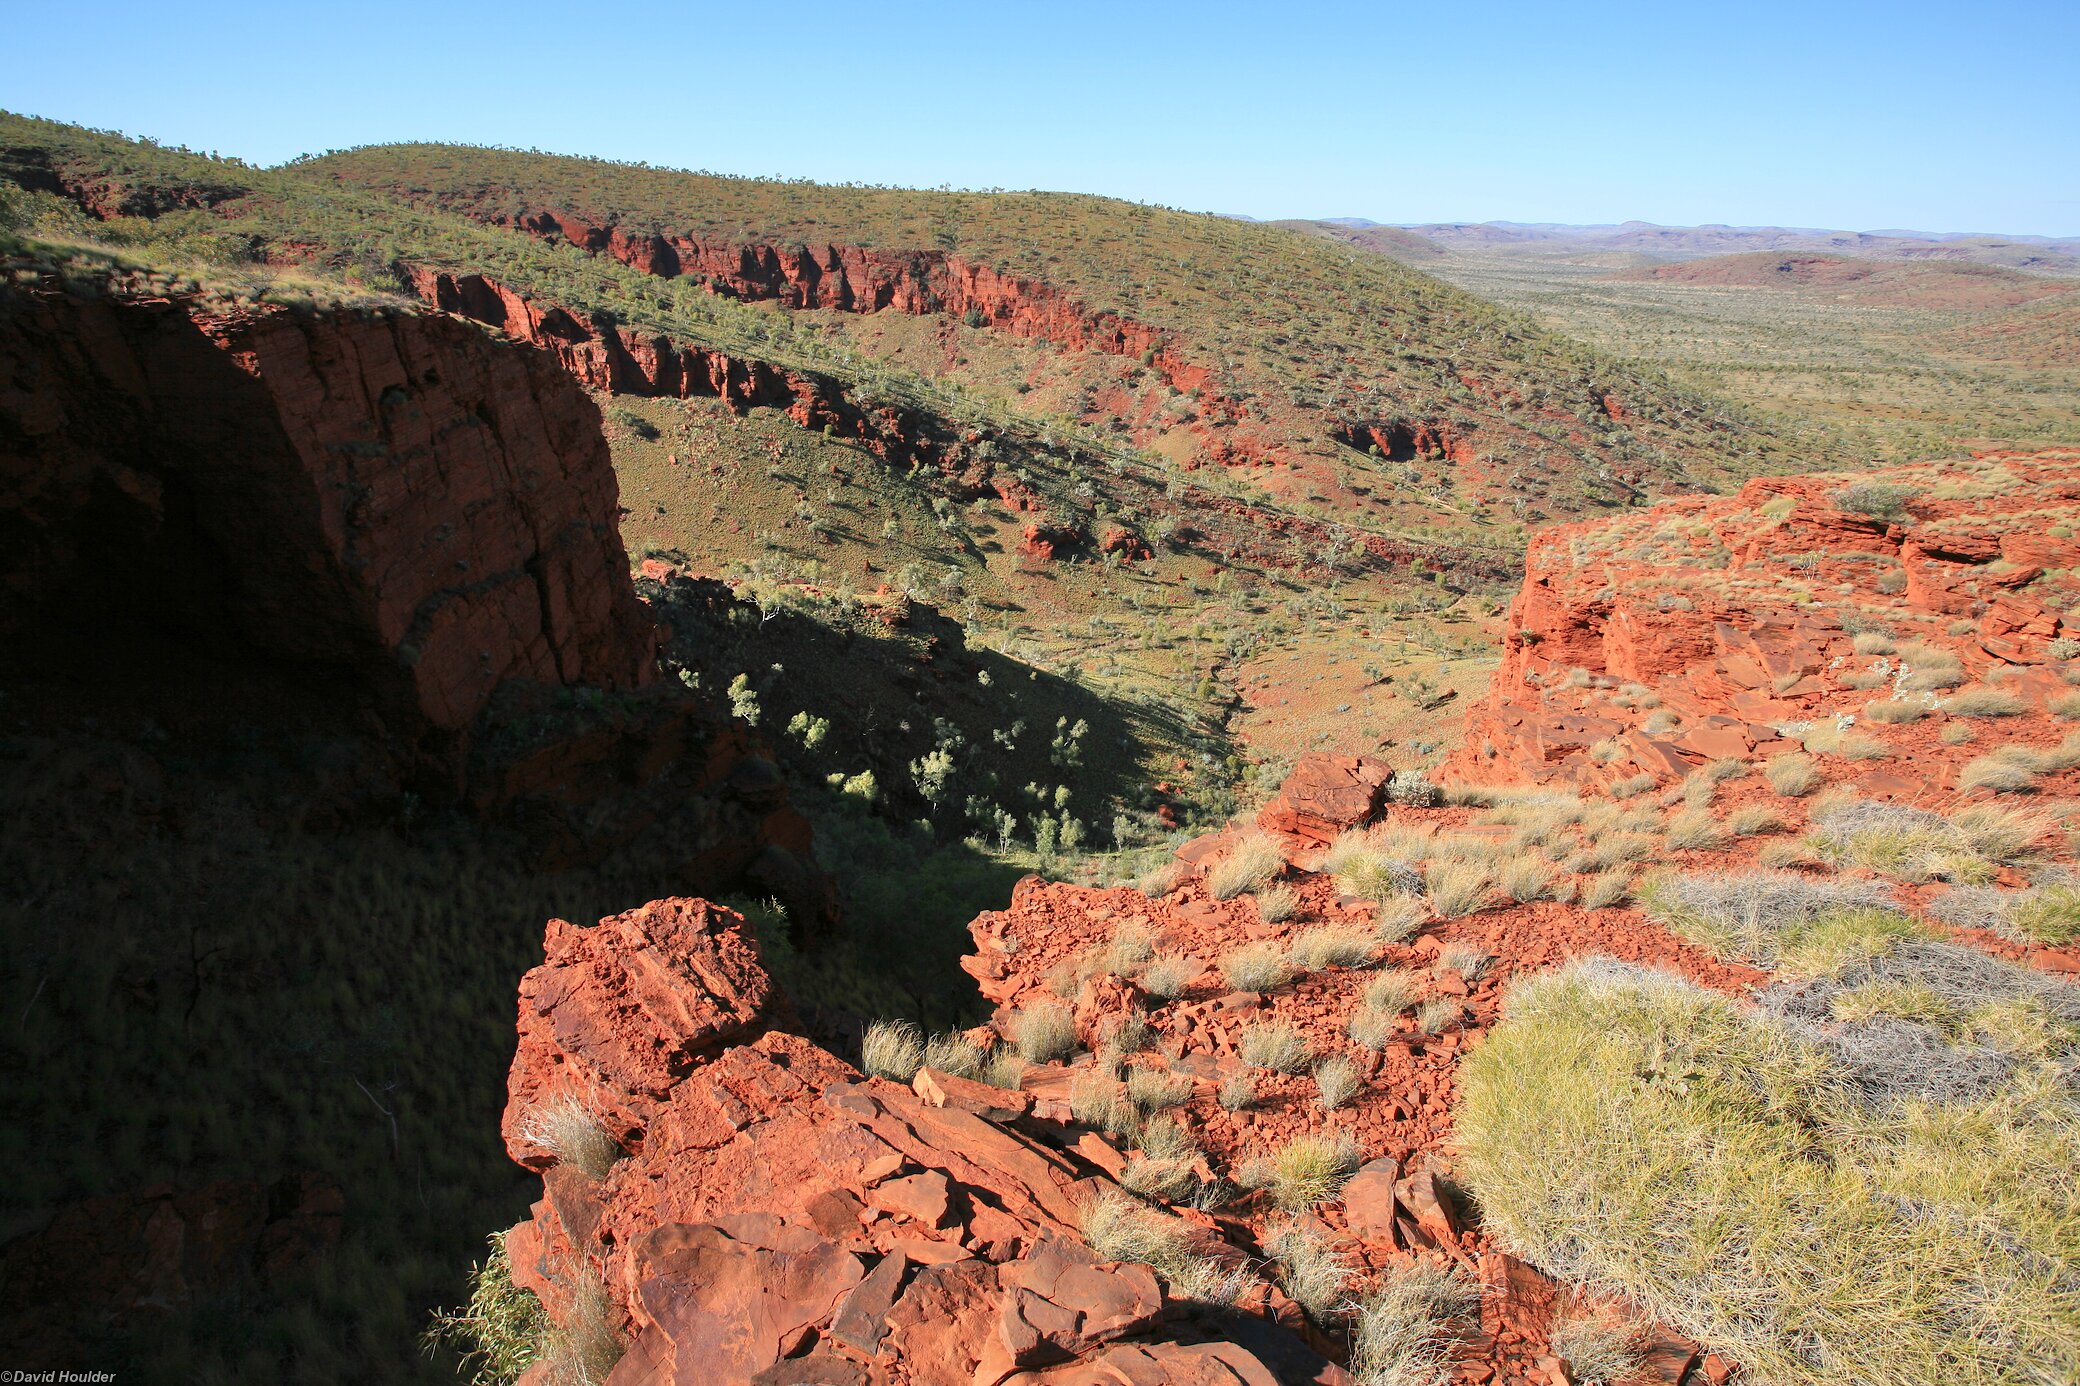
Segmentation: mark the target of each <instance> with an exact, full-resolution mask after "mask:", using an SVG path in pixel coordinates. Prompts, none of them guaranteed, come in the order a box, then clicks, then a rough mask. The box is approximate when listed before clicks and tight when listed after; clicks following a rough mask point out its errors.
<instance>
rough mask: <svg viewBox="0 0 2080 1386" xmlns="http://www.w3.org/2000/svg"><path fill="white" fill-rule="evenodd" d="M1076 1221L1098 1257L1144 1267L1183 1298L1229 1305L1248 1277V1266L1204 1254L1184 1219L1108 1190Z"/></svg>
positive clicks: (1087, 1206)
mask: <svg viewBox="0 0 2080 1386" xmlns="http://www.w3.org/2000/svg"><path fill="white" fill-rule="evenodd" d="M1078 1222H1079V1228H1078V1230H1079V1231H1081V1232H1082V1233H1083V1240H1084V1241H1085V1242H1086V1243H1087V1244H1088V1245H1089V1246H1090V1249H1091V1250H1092V1251H1095V1252H1096V1253H1098V1255H1099V1256H1101V1257H1103V1258H1104V1259H1106V1260H1108V1261H1135V1262H1139V1263H1140V1264H1142V1265H1144V1266H1148V1267H1150V1268H1151V1269H1153V1270H1154V1271H1155V1272H1156V1273H1157V1274H1159V1275H1161V1276H1162V1277H1163V1278H1164V1279H1165V1280H1166V1281H1168V1282H1169V1283H1170V1285H1171V1287H1172V1289H1174V1290H1176V1291H1177V1292H1178V1293H1180V1294H1181V1295H1182V1296H1183V1297H1184V1298H1187V1299H1196V1300H1199V1301H1201V1302H1203V1303H1208V1304H1232V1303H1234V1301H1235V1297H1236V1296H1237V1295H1238V1294H1240V1293H1241V1291H1242V1289H1243V1287H1244V1286H1246V1285H1248V1284H1249V1283H1250V1281H1251V1279H1252V1277H1251V1276H1250V1274H1249V1272H1248V1270H1247V1268H1246V1267H1241V1266H1224V1265H1223V1264H1222V1263H1221V1262H1220V1261H1219V1260H1217V1259H1215V1258H1214V1257H1213V1256H1210V1255H1208V1254H1207V1253H1206V1252H1205V1251H1204V1250H1203V1249H1202V1247H1203V1243H1202V1240H1201V1237H1200V1234H1199V1233H1198V1232H1197V1231H1196V1230H1195V1229H1194V1228H1193V1227H1192V1226H1191V1224H1189V1223H1187V1222H1186V1221H1184V1219H1182V1218H1178V1217H1172V1216H1171V1215H1169V1214H1167V1213H1161V1212H1158V1211H1156V1210H1155V1209H1153V1208H1150V1207H1149V1206H1147V1205H1146V1204H1144V1203H1141V1202H1139V1201H1138V1200H1136V1199H1133V1198H1130V1197H1128V1196H1127V1195H1125V1194H1122V1193H1117V1192H1115V1191H1113V1190H1110V1189H1108V1190H1106V1191H1104V1192H1103V1193H1100V1194H1097V1195H1096V1196H1094V1197H1093V1198H1092V1199H1091V1200H1090V1201H1089V1202H1088V1203H1085V1204H1084V1205H1083V1207H1082V1209H1081V1210H1080V1212H1079V1217H1078Z"/></svg>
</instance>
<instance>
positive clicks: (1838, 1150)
mask: <svg viewBox="0 0 2080 1386" xmlns="http://www.w3.org/2000/svg"><path fill="white" fill-rule="evenodd" d="M1885 1023H1891V1024H1900V1023H1902V1022H1880V1023H1879V1028H1872V1027H1871V1026H1870V1025H1865V1026H1864V1027H1862V1031H1861V1032H1862V1033H1863V1034H1865V1035H1866V1036H1868V1037H1869V1038H1870V1039H1871V1040H1873V1041H1875V1040H1876V1039H1877V1038H1878V1037H1879V1036H1882V1035H1884V1034H1886V1033H1888V1032H1887V1031H1885V1030H1884V1029H1883V1028H1882V1025H1883V1024H1885ZM1848 1028H1849V1029H1850V1030H1856V1029H1857V1028H1858V1027H1854V1026H1852V1027H1848ZM1930 1042H1931V1043H1934V1044H1935V1045H1936V1046H1937V1047H1938V1048H1939V1049H1940V1048H1942V1046H1943V1041H1942V1040H1941V1039H1940V1037H1938V1038H1936V1039H1934V1040H1932V1041H1930ZM1862 1053H1863V1051H1862V1050H1858V1049H1856V1048H1855V1047H1854V1046H1851V1047H1848V1048H1838V1047H1834V1042H1833V1041H1832V1040H1831V1039H1828V1038H1827V1037H1826V1035H1825V1034H1824V1032H1817V1031H1812V1030H1809V1029H1802V1028H1800V1027H1799V1026H1798V1025H1797V1024H1794V1023H1792V1022H1788V1021H1786V1020H1784V1019H1781V1018H1779V1017H1777V1016H1775V1015H1773V1014H1771V1013H1769V1012H1768V1011H1766V1010H1764V1009H1762V1008H1759V1007H1753V1006H1746V1005H1743V1004H1741V1003H1739V1002H1737V1001H1736V1000H1734V999H1733V998H1728V997H1723V996H1719V995H1717V994H1715V993H1712V992H1709V991H1707V990H1705V989H1703V988H1700V987H1697V986H1694V985H1692V984H1690V983H1687V982H1684V981H1682V980H1680V979H1678V978H1675V977H1673V976H1671V975H1669V974H1666V973H1652V972H1647V971H1644V970H1642V969H1637V968H1631V967H1628V966H1625V965H1622V964H1614V963H1610V962H1608V961H1595V962H1590V963H1583V964H1576V965H1574V966H1571V967H1569V968H1566V969H1564V970H1562V971H1561V972H1558V973H1548V974H1541V975H1539V976H1536V977H1534V978H1531V979H1528V980H1526V981H1525V982H1523V983H1521V984H1519V986H1518V987H1517V988H1515V989H1514V990H1513V991H1512V992H1511V994H1510V997H1509V1000H1508V1004H1507V1010H1506V1018H1505V1020H1504V1021H1503V1022H1502V1023H1501V1024H1500V1025H1498V1026H1496V1027H1495V1028H1494V1029H1493V1030H1492V1031H1490V1032H1489V1035H1488V1038H1487V1040H1486V1042H1485V1043H1484V1044H1482V1045H1481V1047H1480V1048H1478V1049H1476V1050H1475V1051H1473V1052H1472V1053H1471V1054H1469V1055H1468V1056H1467V1058H1466V1059H1465V1060H1464V1061H1463V1062H1462V1065H1461V1069H1460V1073H1461V1082H1462V1089H1461V1091H1462V1098H1461V1102H1460V1106H1459V1109H1458V1113H1457V1133H1458V1140H1459V1151H1460V1156H1461V1165H1460V1170H1461V1172H1462V1174H1463V1176H1464V1177H1465V1178H1466V1180H1467V1182H1468V1184H1469V1186H1470V1187H1471V1189H1472V1191H1473V1193H1474V1194H1475V1196H1476V1197H1477V1198H1478V1199H1479V1201H1480V1205H1481V1209H1482V1216H1483V1219H1484V1222H1485V1224H1486V1225H1487V1226H1488V1227H1489V1229H1490V1230H1491V1231H1492V1232H1493V1233H1494V1234H1495V1235H1496V1236H1497V1237H1499V1238H1500V1239H1501V1240H1502V1242H1503V1244H1504V1245H1505V1246H1506V1247H1507V1248H1508V1249H1509V1250H1510V1251H1512V1252H1513V1253H1514V1254H1516V1255H1519V1256H1522V1257H1524V1258H1525V1259H1527V1260H1530V1261H1532V1262H1533V1263H1534V1264H1537V1265H1539V1266H1540V1267H1541V1268H1542V1269H1544V1270H1546V1271H1547V1272H1548V1273H1549V1274H1553V1275H1555V1276H1557V1277H1559V1278H1561V1279H1563V1280H1565V1281H1569V1282H1573V1283H1577V1284H1582V1285H1585V1286H1588V1287H1590V1288H1592V1289H1596V1290H1601V1291H1610V1292H1616V1293H1622V1294H1623V1295H1624V1297H1625V1298H1626V1299H1628V1300H1629V1301H1630V1302H1631V1303H1633V1304H1635V1305H1637V1306H1638V1307H1639V1308H1640V1310H1641V1311H1642V1312H1643V1313H1644V1314H1646V1315H1649V1316H1651V1317H1652V1318H1654V1319H1657V1320H1659V1321H1661V1322H1663V1323H1666V1324H1668V1325H1670V1326H1671V1327H1673V1328H1675V1329H1676V1330H1678V1331H1680V1332H1682V1333H1684V1334H1686V1335H1689V1336H1692V1337H1695V1338H1697V1339H1700V1340H1702V1341H1706V1342H1710V1343H1712V1344H1713V1345H1714V1347H1715V1349H1716V1350H1717V1351H1719V1352H1721V1353H1723V1354H1725V1355H1726V1356H1727V1357H1728V1358H1729V1359H1731V1360H1732V1361H1734V1362H1737V1363H1739V1364H1740V1365H1741V1367H1742V1368H1743V1369H1744V1371H1745V1372H1746V1373H1747V1374H1748V1375H1749V1376H1750V1377H1751V1378H1752V1379H1755V1380H1758V1381H1772V1382H1777V1383H1781V1386H1838V1383H1839V1382H1840V1381H1842V1380H1843V1379H1844V1376H1845V1375H1847V1376H1854V1377H1857V1378H1859V1379H1863V1378H1868V1379H1870V1380H1873V1381H1875V1380H1880V1379H1882V1380H1885V1381H1889V1382H1897V1383H1901V1384H1902V1386H1904V1384H1905V1383H1924V1382H1925V1383H1937V1382H1940V1383H1943V1386H2015V1383H2017V1382H2019V1381H2022V1380H2031V1379H2034V1380H2038V1381H2043V1382H2047V1383H2048V1382H2052V1381H2068V1380H2075V1379H2080V1312H2076V1311H2075V1309H2074V1306H2073V1302H2072V1300H2071V1297H2070V1287H2069V1286H2068V1285H2067V1284H2066V1280H2067V1277H2066V1276H2065V1275H2064V1272H2063V1268H2064V1267H2069V1266H2072V1265H2076V1264H2080V1185H2076V1182H2075V1181H2074V1180H2072V1179H2071V1178H2070V1172H2071V1170H2072V1169H2073V1168H2075V1167H2080V1116H2076V1112H2075V1107H2074V1102H2073V1097H2072V1094H2071V1092H2070V1090H2069V1089H2068V1088H2067V1087H2065V1086H2064V1085H2063V1084H2061V1083H2059V1082H2058V1081H2056V1080H2055V1079H2054V1078H2052V1077H2051V1076H2050V1075H2049V1074H2047V1073H2044V1072H2042V1071H2040V1070H2035V1069H2031V1068H2029V1067H2027V1066H2024V1067H2020V1068H2015V1069H2014V1070H2013V1071H2012V1073H2011V1074H2010V1076H2009V1077H2007V1078H2005V1079H1996V1080H1995V1086H1993V1087H1992V1088H1991V1089H1986V1088H1983V1087H1982V1088H1981V1089H1979V1090H1977V1092H1976V1094H1975V1095H1966V1096H1961V1097H1958V1098H1955V1099H1953V1100H1949V1101H1944V1102H1928V1101H1904V1102H1894V1101H1886V1100H1881V1099H1874V1098H1873V1097H1871V1096H1870V1095H1869V1091H1868V1089H1866V1088H1864V1087H1862V1086H1860V1085H1859V1084H1858V1083H1855V1082H1849V1081H1845V1076H1844V1069H1843V1065H1844V1064H1845V1063H1855V1062H1861V1059H1860V1058H1859V1057H1857V1056H1859V1055H1861V1054H1862ZM1649 1067H1651V1069H1652V1070H1653V1071H1655V1072H1660V1073H1675V1072H1680V1073H1682V1074H1683V1075H1684V1078H1683V1080H1682V1081H1681V1082H1650V1081H1642V1079H1641V1076H1640V1075H1641V1074H1642V1073H1643V1072H1645V1071H1646V1070H1647V1068H1649ZM1909 1077H1910V1078H1912V1077H1913V1075H1912V1073H1911V1071H1910V1073H1909ZM2019 1363H2028V1364H2029V1371H2030V1373H2031V1375H2023V1376H2018V1375H2017V1373H2016V1371H2015V1366H2016V1364H2019Z"/></svg>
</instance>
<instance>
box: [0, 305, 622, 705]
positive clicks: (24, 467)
mask: <svg viewBox="0 0 2080 1386" xmlns="http://www.w3.org/2000/svg"><path fill="white" fill-rule="evenodd" d="M616 504H617V491H616V485H615V479H614V473H613V469H612V466H611V463H610V460H609V458H608V454H607V448H606V444H605V442H604V440H603V438H602V436H601V433H600V427H599V416H598V410H597V408H596V406H595V405H594V404H593V403H592V401H591V399H590V398H589V397H588V396H587V395H586V394H585V392H584V391H583V390H582V389H580V388H579V387H578V386H577V385H576V384H575V383H574V382H573V381H572V380H571V379H570V378H569V377H568V376H567V375H566V374H565V373H564V372H563V371H561V370H560V369H558V367H557V364H556V363H555V361H553V360H552V359H550V358H548V357H547V356H545V355H543V354H541V353H538V352H532V351H516V350H513V349H512V348H510V347H507V346H504V345H502V344H500V343H498V342H496V341H495V340H493V339H491V338H488V337H486V336H485V335H484V334H483V333H481V332H479V331H477V330H476V329H474V328H472V327H470V326H468V325H466V324H464V323H460V322H456V321H454V320H452V319H449V318H445V317H438V316H419V315H410V314H393V313H361V312H334V313H324V314H317V313H306V312H291V311H286V310H281V309H268V310H258V311H237V312H209V311H205V310H203V309H202V308H200V307H198V306H196V305H194V304H192V303H187V302H181V301H169V300H164V299H160V300H147V301H128V302H125V301H118V300H113V299H108V298H98V299H92V300H89V299H85V298H81V297H76V296H73V295H70V294H68V293H66V292H64V291H62V290H61V289H59V288H57V287H55V286H41V287H30V288H28V289H26V290H24V289H13V290H10V291H8V293H7V296H6V302H5V303H4V305H0V524H4V525H5V528H6V533H7V536H8V543H7V544H6V552H5V554H4V555H0V596H4V599H5V610H4V613H0V619H4V621H5V622H6V624H7V625H8V626H9V627H10V628H17V629H19V628H23V627H25V626H29V625H33V624H36V623H37V622H39V621H46V620H49V619H51V618H52V617H53V616H54V614H55V613H56V612H58V611H59V610H60V609H61V608H63V607H65V606H66V605H67V604H68V603H72V604H80V603H79V602H78V599H79V597H80V594H81V593H82V592H87V591H94V590H99V589H100V588H102V587H104V586H105V585H106V579H107V578H108V576H109V573H110V569H111V567H116V568H119V569H120V570H121V575H122V577H123V578H124V580H125V584H126V592H125V596H124V600H127V601H129V602H132V603H137V602H151V603H159V604H161V605H163V606H164V607H165V610H166V615H167V617H168V618H169V619H172V620H177V621H180V622H183V623H186V624H188V625H190V626H192V627H194V628H195V629H196V630H198V631H200V632H205V633H206V634H207V636H208V638H211V639H215V640H231V641H235V642H238V643H240V644H242V645H244V646H246V647H248V648H257V649H258V650H260V651H263V652H265V653H266V654H267V655H269V656H271V657H280V658H287V659H292V660H299V661H309V662H311V663H313V664H316V665H324V666H334V667H337V668H341V669H344V670H346V671H348V672H349V673H350V675H351V676H352V677H353V678H355V679H357V680H361V681H363V682H364V683H365V684H366V685H367V686H368V687H369V688H370V689H371V690H373V691H374V692H376V693H377V694H378V695H379V696H380V697H381V698H382V699H383V700H384V701H385V703H386V704H387V705H388V706H390V707H391V708H393V709H395V710H397V711H401V712H404V713H406V714H407V715H408V716H409V717H415V718H417V719H419V720H420V721H422V722H423V724H424V725H426V726H430V727H431V728H434V729H436V730H438V731H441V732H453V731H456V730H458V729H460V728H463V727H466V726H467V725H468V724H470V723H471V722H472V721H473V720H474V719H475V718H476V717H477V716H478V714H479V713H480V712H481V711H482V710H483V708H484V707H485V705H486V702H487V700H488V699H489V698H490V696H491V694H492V692H493V691H494V690H495V689H496V688H497V687H498V686H499V684H500V683H502V682H504V681H505V680H508V679H525V680H533V681H537V682H541V683H547V684H559V685H570V684H590V685H605V686H614V687H625V686H631V685H636V684H640V683H643V682H646V681H648V680H649V679H650V678H651V677H653V673H654V662H653V643H654V635H653V632H652V629H651V623H650V621H649V619H648V617H647V616H646V615H645V613H644V611H643V608H642V606H641V604H640V603H639V602H638V601H637V600H636V597H635V593H634V589H633V587H632V586H631V584H630V581H629V578H628V571H627V558H626V554H625V552H624V550H623V548H622V545H621V539H620V534H619V530H618V516H617V510H616Z"/></svg>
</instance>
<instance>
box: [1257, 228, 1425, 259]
mask: <svg viewBox="0 0 2080 1386" xmlns="http://www.w3.org/2000/svg"><path fill="white" fill-rule="evenodd" d="M1271 224H1272V225H1273V226H1283V227H1285V228H1287V229H1288V230H1292V231H1298V232H1300V233H1301V234H1302V235H1306V236H1319V237H1321V238H1322V239H1323V240H1329V241H1340V242H1342V243H1343V244H1345V245H1348V246H1355V247H1357V248H1358V249H1359V250H1370V251H1373V252H1374V253H1376V254H1380V255H1389V256H1392V257H1393V258H1394V259H1396V260H1399V261H1401V262H1402V263H1404V264H1410V265H1420V264H1422V263H1423V262H1424V261H1426V260H1441V259H1443V258H1444V257H1445V255H1446V254H1448V253H1449V252H1447V251H1446V250H1445V248H1444V247H1443V246H1441V245H1439V244H1438V243H1437V242H1436V241H1433V240H1431V239H1430V238H1429V237H1428V236H1423V235H1418V234H1417V233H1416V232H1414V231H1408V230H1404V229H1403V228H1401V227H1399V226H1382V225H1380V223H1378V222H1376V221H1366V220H1365V219H1364V218H1363V217H1328V218H1325V219H1324V220H1321V221H1275V222H1272V223H1271Z"/></svg>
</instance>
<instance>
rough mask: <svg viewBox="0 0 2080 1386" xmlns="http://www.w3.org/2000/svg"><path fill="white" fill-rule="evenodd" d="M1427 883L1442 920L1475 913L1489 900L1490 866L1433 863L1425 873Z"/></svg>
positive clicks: (1432, 903) (1433, 908)
mask: <svg viewBox="0 0 2080 1386" xmlns="http://www.w3.org/2000/svg"><path fill="white" fill-rule="evenodd" d="M1423 884H1424V886H1425V887H1426V888H1427V889H1428V891H1429V893H1430V908H1431V909H1432V910H1434V911H1436V913H1437V915H1438V917H1439V918H1441V919H1457V918H1459V917H1460V916H1461V915H1467V914H1472V913H1473V912H1474V911H1476V910H1478V909H1481V908H1483V907H1485V906H1486V904H1487V902H1488V891H1489V888H1490V881H1489V877H1488V869H1487V867H1485V866H1483V865H1482V864H1481V863H1479V862H1473V861H1450V860H1447V861H1439V862H1432V863H1431V864H1430V866H1429V868H1428V869H1427V870H1425V871H1424V872H1423Z"/></svg>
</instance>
